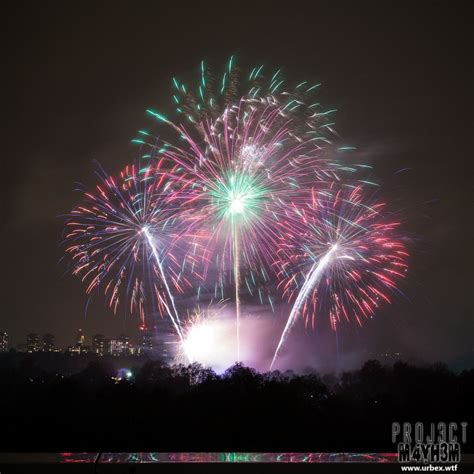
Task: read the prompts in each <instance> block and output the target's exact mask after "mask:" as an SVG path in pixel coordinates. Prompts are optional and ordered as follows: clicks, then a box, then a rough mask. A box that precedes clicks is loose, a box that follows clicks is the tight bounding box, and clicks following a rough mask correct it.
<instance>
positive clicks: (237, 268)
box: [233, 223, 240, 362]
mask: <svg viewBox="0 0 474 474" xmlns="http://www.w3.org/2000/svg"><path fill="white" fill-rule="evenodd" d="M233 236H234V281H235V317H236V322H235V324H236V335H237V362H239V361H240V295H239V292H240V248H239V231H238V229H237V228H236V225H235V223H233Z"/></svg>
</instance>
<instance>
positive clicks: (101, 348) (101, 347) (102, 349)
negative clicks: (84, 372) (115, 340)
mask: <svg viewBox="0 0 474 474" xmlns="http://www.w3.org/2000/svg"><path fill="white" fill-rule="evenodd" d="M107 346H108V344H107V339H106V337H105V336H104V335H103V334H96V335H95V336H94V337H93V338H92V352H93V353H94V354H97V355H100V356H103V355H104V354H106V353H107Z"/></svg>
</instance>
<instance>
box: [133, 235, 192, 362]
mask: <svg viewBox="0 0 474 474" xmlns="http://www.w3.org/2000/svg"><path fill="white" fill-rule="evenodd" d="M142 230H143V233H144V234H145V236H146V238H147V241H148V244H149V245H150V248H151V251H152V254H153V256H154V257H155V261H156V264H157V265H158V268H159V269H160V274H161V278H162V282H163V284H164V285H165V288H166V292H167V294H168V297H169V299H170V301H171V305H172V306H173V311H174V317H173V314H172V312H171V310H170V308H169V306H168V304H167V303H166V302H165V301H163V304H164V305H165V307H166V310H167V312H168V315H169V317H170V319H171V322H172V323H173V326H174V328H175V329H176V332H177V334H178V336H179V339H180V341H181V343H182V344H183V347H184V348H186V347H185V345H184V337H183V332H182V328H181V321H180V319H179V314H178V310H177V309H176V304H175V301H174V297H173V294H172V292H171V289H170V287H169V285H168V280H167V278H166V275H165V272H164V270H163V264H162V262H161V259H160V256H159V255H158V251H157V250H156V246H155V243H154V242H153V236H152V235H151V234H150V231H149V229H148V227H143V229H142ZM186 356H187V358H188V360H189V362H191V357H190V355H189V354H188V353H187V352H186Z"/></svg>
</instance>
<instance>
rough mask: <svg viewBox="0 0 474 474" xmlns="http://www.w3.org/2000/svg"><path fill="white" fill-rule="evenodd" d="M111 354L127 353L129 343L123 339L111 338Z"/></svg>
mask: <svg viewBox="0 0 474 474" xmlns="http://www.w3.org/2000/svg"><path fill="white" fill-rule="evenodd" d="M109 351H110V354H111V355H113V356H121V355H127V354H128V353H129V351H128V343H127V342H126V341H124V340H123V339H120V338H117V339H111V340H110V345H109Z"/></svg>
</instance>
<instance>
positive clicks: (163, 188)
mask: <svg viewBox="0 0 474 474" xmlns="http://www.w3.org/2000/svg"><path fill="white" fill-rule="evenodd" d="M162 166H163V162H153V161H152V162H150V163H149V164H148V165H146V166H144V167H140V166H139V165H138V164H136V165H130V166H127V167H126V168H125V169H124V170H123V171H122V172H121V173H120V175H119V176H118V177H113V176H107V175H106V174H105V173H103V171H101V172H100V173H99V174H100V176H101V182H100V184H98V185H97V186H96V188H95V191H94V192H85V193H84V195H83V202H82V203H81V204H80V205H78V206H76V207H75V208H74V209H73V210H72V211H71V213H70V215H69V216H68V218H67V222H66V235H65V245H66V253H67V254H68V255H69V256H70V258H71V261H72V269H71V270H72V273H73V274H74V275H77V276H79V277H80V278H81V280H82V281H83V282H84V283H85V285H86V293H87V294H89V295H91V296H92V294H93V293H96V292H99V291H101V292H102V291H103V293H104V295H105V297H106V300H107V302H108V305H109V306H110V307H111V308H112V309H113V311H114V312H116V311H117V308H118V307H119V304H120V303H121V302H123V303H126V304H127V306H128V308H129V310H130V312H131V313H138V314H139V316H140V319H141V322H142V325H143V326H145V325H146V324H147V323H149V316H150V315H149V314H147V313H151V315H154V314H155V313H159V314H167V315H168V316H169V317H170V319H171V322H172V324H173V326H174V328H175V330H176V332H177V333H178V335H179V336H180V337H182V333H181V325H180V320H179V315H178V311H177V308H176V305H175V301H174V296H173V291H175V292H178V293H182V292H183V288H184V287H185V286H186V285H189V282H188V281H187V279H186V276H185V275H184V272H183V269H184V268H185V266H186V263H187V261H188V259H187V257H186V258H184V259H183V263H182V264H180V263H179V255H178V254H177V253H174V251H175V252H176V248H177V247H176V245H175V243H176V240H177V239H178V237H179V230H178V225H177V208H176V205H175V204H174V203H173V199H172V190H171V189H170V185H169V183H168V182H166V180H165V178H164V177H165V175H166V172H165V171H164V170H163V169H162ZM168 171H171V172H172V169H169V170H168ZM165 262H166V272H165V269H164V263H165ZM171 286H172V287H173V291H172V289H171Z"/></svg>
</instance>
